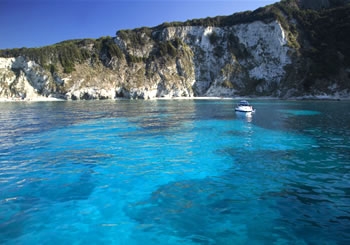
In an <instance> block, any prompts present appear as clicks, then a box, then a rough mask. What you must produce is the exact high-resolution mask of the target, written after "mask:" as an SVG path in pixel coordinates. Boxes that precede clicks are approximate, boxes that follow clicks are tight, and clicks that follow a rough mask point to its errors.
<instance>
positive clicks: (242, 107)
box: [235, 100, 255, 113]
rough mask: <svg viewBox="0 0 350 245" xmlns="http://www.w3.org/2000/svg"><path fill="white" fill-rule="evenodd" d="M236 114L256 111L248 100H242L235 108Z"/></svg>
mask: <svg viewBox="0 0 350 245" xmlns="http://www.w3.org/2000/svg"><path fill="white" fill-rule="evenodd" d="M235 111H236V112H242V113H254V112H255V109H254V108H253V106H251V105H250V104H249V102H248V101H246V100H241V101H240V102H239V103H238V104H237V105H236V107H235Z"/></svg>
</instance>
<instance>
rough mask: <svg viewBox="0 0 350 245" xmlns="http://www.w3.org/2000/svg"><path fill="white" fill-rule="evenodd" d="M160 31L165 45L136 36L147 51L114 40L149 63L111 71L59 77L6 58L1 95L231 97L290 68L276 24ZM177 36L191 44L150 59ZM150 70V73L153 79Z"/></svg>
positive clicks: (0, 67) (272, 81)
mask: <svg viewBox="0 0 350 245" xmlns="http://www.w3.org/2000/svg"><path fill="white" fill-rule="evenodd" d="M156 34H157V35H158V36H160V39H161V40H157V41H154V40H151V39H150V37H149V36H147V35H145V34H142V33H141V34H140V33H138V34H137V35H140V38H142V40H144V42H145V45H144V46H140V45H139V44H138V45H136V44H134V43H131V42H130V40H123V39H121V38H120V37H118V36H117V37H116V38H115V39H114V41H115V43H116V44H117V45H118V46H119V47H120V49H121V50H123V52H124V53H126V54H128V55H132V56H135V57H142V58H144V59H141V61H139V62H137V63H131V64H130V63H127V61H126V59H125V58H123V59H117V58H115V60H111V61H110V63H111V65H110V66H109V68H108V69H109V70H107V69H105V70H103V69H104V68H101V69H99V68H98V66H96V67H94V66H93V65H90V66H89V65H86V66H85V67H84V69H85V70H84V69H82V70H81V71H82V72H78V71H77V72H76V73H74V72H73V73H72V74H70V75H67V74H63V73H61V74H60V75H59V74H56V73H55V74H51V73H50V72H49V71H47V70H45V69H43V68H42V67H40V66H39V65H38V64H36V63H35V62H33V61H30V60H26V59H25V58H23V57H17V58H0V97H7V98H8V97H10V98H35V97H38V96H46V97H47V96H51V95H53V94H54V93H55V91H54V89H56V90H57V88H60V89H62V90H60V91H59V92H57V93H61V94H60V96H62V97H65V98H66V99H113V98H115V97H120V96H123V97H127V98H134V99H137V98H139V99H152V98H155V97H165V98H169V97H192V96H233V95H235V94H236V93H237V91H239V90H244V89H246V87H249V84H248V85H247V83H249V81H254V80H257V81H259V84H258V85H257V87H255V90H256V91H257V92H260V93H263V92H266V91H269V89H271V87H272V85H278V84H279V83H280V81H281V80H282V79H283V78H284V76H285V70H284V67H285V66H286V65H288V64H290V63H291V59H290V57H289V56H288V52H289V51H290V48H289V47H288V46H287V39H286V35H285V32H284V30H283V28H282V26H281V25H280V24H279V22H277V21H273V22H271V23H263V22H260V21H256V22H252V23H248V24H240V25H236V26H231V27H203V26H182V27H168V28H164V29H163V30H161V31H160V32H158V33H156ZM175 38H179V39H180V40H182V42H183V43H185V44H182V47H178V50H177V52H178V53H177V55H176V57H167V58H165V59H163V61H159V60H161V59H159V60H153V61H146V60H147V58H148V57H149V55H150V54H151V53H152V52H153V51H154V49H155V48H157V44H156V42H158V41H173V40H175ZM90 48H91V47H90ZM113 59H114V58H113ZM146 62H149V63H147V64H146ZM157 62H158V63H157ZM112 63H113V64H112ZM147 68H150V69H148V70H147ZM94 69H96V70H94ZM98 69H99V70H98ZM146 71H147V72H148V73H149V74H151V75H149V76H148V77H147V78H146ZM104 72H108V75H106V74H103V73H104ZM84 73H86V74H84ZM87 74H91V75H87ZM254 86H255V85H254ZM62 91H63V92H62Z"/></svg>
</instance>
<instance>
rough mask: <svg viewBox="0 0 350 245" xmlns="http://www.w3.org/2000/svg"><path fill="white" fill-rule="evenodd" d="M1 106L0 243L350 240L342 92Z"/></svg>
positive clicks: (348, 145)
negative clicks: (238, 110)
mask: <svg viewBox="0 0 350 245" xmlns="http://www.w3.org/2000/svg"><path fill="white" fill-rule="evenodd" d="M250 102H251V103H252V104H253V105H254V106H255V108H256V113H255V114H254V115H253V116H252V117H251V118H247V117H245V116H240V115H236V114H235V112H234V111H233V106H234V104H235V103H236V101H231V100H194V101H193V100H185V101H177V100H174V101H166V100H160V101H82V102H43V103H42V102H37V103H1V104H0V113H1V117H0V126H1V128H0V143H1V145H0V147H1V148H0V244H127V245H129V244H130V245H134V244H142V245H148V244H191V245H194V244H220V245H221V244H300V245H303V244H332V245H333V244H350V183H349V181H350V110H349V109H350V102H344V101H312V102H310V101H276V100H274V101H268V100H256V101H250Z"/></svg>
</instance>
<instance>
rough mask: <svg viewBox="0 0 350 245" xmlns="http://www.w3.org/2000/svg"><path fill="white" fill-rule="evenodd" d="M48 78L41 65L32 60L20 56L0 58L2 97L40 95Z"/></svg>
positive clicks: (23, 97)
mask: <svg viewBox="0 0 350 245" xmlns="http://www.w3.org/2000/svg"><path fill="white" fill-rule="evenodd" d="M1 75H2V76H1ZM48 78H49V77H48V75H47V74H46V72H45V71H44V70H43V68H42V67H40V66H39V65H38V64H36V63H35V62H33V61H26V60H25V58H23V57H21V56H19V57H17V58H0V96H2V97H5V98H15V99H36V98H38V97H41V94H44V93H45V91H44V90H45V85H46V83H47V82H48ZM39 91H40V93H39Z"/></svg>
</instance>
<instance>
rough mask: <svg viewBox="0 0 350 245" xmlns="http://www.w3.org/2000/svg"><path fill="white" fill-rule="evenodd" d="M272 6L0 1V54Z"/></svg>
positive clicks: (139, 0) (184, 0)
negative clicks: (7, 50) (119, 31)
mask: <svg viewBox="0 0 350 245" xmlns="http://www.w3.org/2000/svg"><path fill="white" fill-rule="evenodd" d="M275 2H278V0H0V49H6V48H22V47H27V48H31V47H42V46H46V45H52V44H55V43H58V42H61V41H64V40H69V39H80V38H99V37H102V36H111V37H114V36H115V34H116V32H117V31H118V30H123V29H133V28H138V27H144V26H146V27H154V26H157V25H160V24H162V23H164V22H173V21H186V20H190V19H198V18H206V17H215V16H219V15H231V14H233V13H236V12H241V11H246V10H255V9H257V8H259V7H264V6H266V5H269V4H272V3H275Z"/></svg>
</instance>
